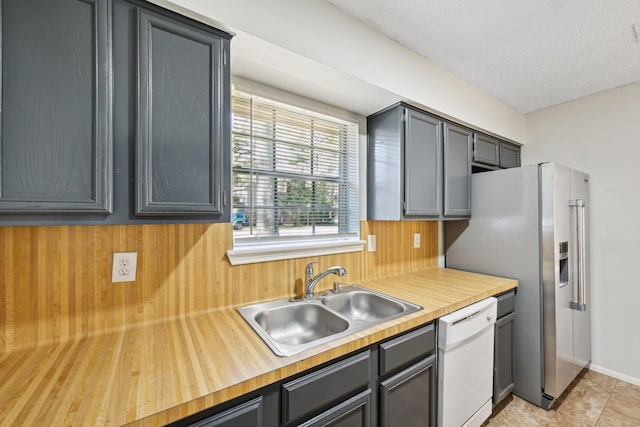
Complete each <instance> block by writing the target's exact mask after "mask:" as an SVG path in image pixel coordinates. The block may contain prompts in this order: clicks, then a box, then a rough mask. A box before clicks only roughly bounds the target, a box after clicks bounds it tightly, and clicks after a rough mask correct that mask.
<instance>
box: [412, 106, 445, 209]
mask: <svg viewBox="0 0 640 427" xmlns="http://www.w3.org/2000/svg"><path fill="white" fill-rule="evenodd" d="M405 120H406V123H405V141H404V150H405V151H404V185H405V188H404V197H405V199H404V215H405V216H408V217H411V216H422V217H425V216H435V217H437V216H440V212H441V204H442V201H441V200H442V184H441V176H442V122H441V121H440V120H438V119H436V118H435V117H431V116H428V115H426V114H422V113H419V112H417V111H414V110H411V109H409V108H407V109H406V116H405Z"/></svg>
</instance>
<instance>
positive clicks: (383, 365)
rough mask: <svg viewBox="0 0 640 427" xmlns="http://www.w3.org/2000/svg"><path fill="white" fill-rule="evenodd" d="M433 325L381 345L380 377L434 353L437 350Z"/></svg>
mask: <svg viewBox="0 0 640 427" xmlns="http://www.w3.org/2000/svg"><path fill="white" fill-rule="evenodd" d="M435 336H436V335H435V328H434V325H433V323H431V324H429V325H427V326H425V327H423V328H420V329H417V330H415V331H413V332H409V333H407V334H404V335H402V336H399V337H397V338H394V339H392V340H390V341H387V342H385V343H383V344H381V345H380V375H385V374H387V373H389V372H392V371H394V370H396V369H398V368H401V367H403V366H405V365H407V364H408V363H410V362H412V361H414V360H416V359H418V358H420V357H423V356H426V355H428V354H430V353H433V351H434V349H435Z"/></svg>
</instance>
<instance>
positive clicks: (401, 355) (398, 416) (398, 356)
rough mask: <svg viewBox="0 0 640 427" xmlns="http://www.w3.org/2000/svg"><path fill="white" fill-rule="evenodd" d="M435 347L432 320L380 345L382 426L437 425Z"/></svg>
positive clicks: (380, 414) (379, 396)
mask: <svg viewBox="0 0 640 427" xmlns="http://www.w3.org/2000/svg"><path fill="white" fill-rule="evenodd" d="M435 349H436V336H435V325H434V323H431V324H429V325H426V326H424V327H421V328H419V329H416V330H414V331H411V332H408V333H406V334H404V335H400V336H399V337H396V338H393V339H391V340H389V341H387V342H385V343H382V344H381V345H380V350H379V351H380V364H379V372H380V382H379V388H378V401H379V423H378V424H379V425H380V426H381V427H393V426H407V427H412V426H415V427H418V426H419V427H424V426H435V425H436V408H437V400H436V387H437V379H436V374H435V369H436V368H435V367H436V351H435Z"/></svg>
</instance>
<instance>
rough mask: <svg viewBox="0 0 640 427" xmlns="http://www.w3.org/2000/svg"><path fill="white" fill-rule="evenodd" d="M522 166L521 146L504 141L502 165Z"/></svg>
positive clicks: (502, 166)
mask: <svg viewBox="0 0 640 427" xmlns="http://www.w3.org/2000/svg"><path fill="white" fill-rule="evenodd" d="M519 166H520V147H518V146H517V145H513V144H509V143H507V142H502V143H501V144H500V167H501V168H505V169H506V168H517V167H519Z"/></svg>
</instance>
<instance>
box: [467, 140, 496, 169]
mask: <svg viewBox="0 0 640 427" xmlns="http://www.w3.org/2000/svg"><path fill="white" fill-rule="evenodd" d="M473 161H474V162H477V163H483V164H485V165H492V166H499V165H500V141H498V140H497V139H495V138H491V137H490V136H486V135H482V134H480V133H477V134H475V135H474V141H473Z"/></svg>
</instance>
